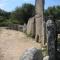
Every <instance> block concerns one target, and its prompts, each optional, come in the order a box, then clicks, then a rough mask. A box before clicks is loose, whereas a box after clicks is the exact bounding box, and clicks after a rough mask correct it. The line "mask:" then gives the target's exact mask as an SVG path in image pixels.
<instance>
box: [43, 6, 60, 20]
mask: <svg viewBox="0 0 60 60" xmlns="http://www.w3.org/2000/svg"><path fill="white" fill-rule="evenodd" d="M44 13H45V16H49V15H52V16H53V19H54V20H57V19H60V6H53V7H49V8H48V9H46V10H45V12H44Z"/></svg>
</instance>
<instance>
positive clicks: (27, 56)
mask: <svg viewBox="0 0 60 60" xmlns="http://www.w3.org/2000/svg"><path fill="white" fill-rule="evenodd" d="M20 60H43V55H42V51H41V50H40V49H37V48H30V49H27V50H26V51H25V52H24V53H23V55H22V56H21V59H20Z"/></svg>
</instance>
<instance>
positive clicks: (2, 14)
mask: <svg viewBox="0 0 60 60" xmlns="http://www.w3.org/2000/svg"><path fill="white" fill-rule="evenodd" d="M34 12H35V6H34V5H32V4H23V5H22V7H17V8H16V9H15V11H12V12H6V11H4V10H2V9H0V26H7V25H8V24H24V23H27V22H28V19H29V18H30V17H32V16H34V14H35V13H34Z"/></svg>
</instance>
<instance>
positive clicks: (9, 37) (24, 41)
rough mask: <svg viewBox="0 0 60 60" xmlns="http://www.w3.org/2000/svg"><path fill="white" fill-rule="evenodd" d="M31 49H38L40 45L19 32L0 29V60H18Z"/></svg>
mask: <svg viewBox="0 0 60 60" xmlns="http://www.w3.org/2000/svg"><path fill="white" fill-rule="evenodd" d="M31 47H37V48H40V44H39V43H36V42H35V41H34V39H32V38H30V37H27V36H26V35H25V34H24V33H22V32H20V31H15V30H7V29H3V28H0V60H19V58H20V56H21V55H22V53H23V52H24V51H25V50H26V49H28V48H31Z"/></svg>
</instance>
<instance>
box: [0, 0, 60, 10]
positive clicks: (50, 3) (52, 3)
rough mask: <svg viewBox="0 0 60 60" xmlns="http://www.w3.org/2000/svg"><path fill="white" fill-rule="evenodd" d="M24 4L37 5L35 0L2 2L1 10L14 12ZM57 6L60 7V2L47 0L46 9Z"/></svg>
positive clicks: (59, 0)
mask: <svg viewBox="0 0 60 60" xmlns="http://www.w3.org/2000/svg"><path fill="white" fill-rule="evenodd" d="M24 3H31V4H35V0H0V8H1V9H4V10H6V11H13V10H14V9H15V8H16V7H17V6H22V4H24ZM55 5H60V0H45V9H46V8H48V7H49V6H55Z"/></svg>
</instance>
